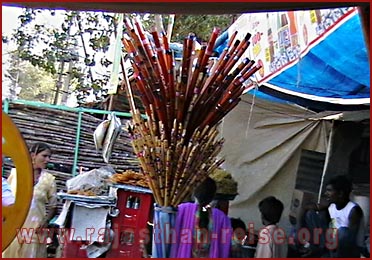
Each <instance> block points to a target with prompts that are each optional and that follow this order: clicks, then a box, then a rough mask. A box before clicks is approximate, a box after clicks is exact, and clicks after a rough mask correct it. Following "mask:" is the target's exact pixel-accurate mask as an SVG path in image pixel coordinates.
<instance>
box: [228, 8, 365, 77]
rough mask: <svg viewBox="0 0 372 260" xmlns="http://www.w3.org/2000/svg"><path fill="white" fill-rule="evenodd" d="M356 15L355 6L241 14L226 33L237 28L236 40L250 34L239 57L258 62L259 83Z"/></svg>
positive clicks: (272, 75)
mask: <svg viewBox="0 0 372 260" xmlns="http://www.w3.org/2000/svg"><path fill="white" fill-rule="evenodd" d="M357 14H358V9H357V8H356V7H345V8H334V9H317V10H300V11H282V12H268V13H252V14H243V15H241V16H240V17H239V18H238V19H237V20H236V21H235V23H234V24H232V25H231V26H230V28H229V29H228V34H229V35H231V34H232V33H233V32H234V31H236V30H237V31H238V35H237V36H236V39H239V40H241V39H243V38H244V36H245V34H246V33H247V32H250V33H251V34H252V36H251V39H250V42H251V46H250V47H249V48H248V51H247V52H246V53H245V56H244V57H242V58H245V57H248V58H250V59H252V60H256V61H257V62H258V63H259V64H261V65H262V68H261V69H260V71H259V73H256V74H255V77H256V81H257V83H258V84H260V83H263V82H266V81H268V80H270V79H271V78H272V77H274V76H276V75H278V74H279V73H280V72H281V71H283V70H285V69H287V68H289V67H291V66H293V65H295V64H296V63H297V62H298V61H299V58H301V57H304V56H305V55H306V54H307V53H308V51H309V50H310V49H311V48H312V47H314V46H315V45H317V44H318V43H319V42H321V41H322V40H323V39H324V38H325V37H327V35H329V34H330V33H332V32H333V31H334V30H335V29H337V28H338V27H339V26H341V25H342V24H343V23H344V22H345V21H347V19H349V18H351V17H353V16H354V15H357Z"/></svg>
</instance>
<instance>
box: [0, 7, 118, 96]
mask: <svg viewBox="0 0 372 260" xmlns="http://www.w3.org/2000/svg"><path fill="white" fill-rule="evenodd" d="M46 13H49V14H46ZM41 14H43V16H44V17H45V16H47V15H49V16H51V17H53V16H55V15H56V12H55V11H54V10H43V11H42V10H38V9H30V8H25V9H24V11H23V14H22V15H20V16H19V17H18V20H19V21H20V25H19V26H18V27H17V29H16V30H15V32H14V33H13V34H12V35H11V36H10V37H7V36H4V35H3V37H2V38H3V42H5V43H7V42H9V41H14V42H15V43H16V46H17V48H16V52H17V55H18V57H19V58H20V59H21V60H23V61H29V62H30V63H31V64H32V65H33V66H37V67H39V68H40V69H43V70H45V71H46V72H48V73H50V74H51V75H53V76H56V75H58V77H57V81H56V83H55V95H56V96H55V98H54V100H53V103H57V102H58V99H59V94H60V93H61V92H62V91H63V90H62V80H63V76H66V74H68V75H69V76H70V79H71V81H72V82H74V86H75V89H74V90H73V91H76V92H77V94H78V95H77V96H78V98H79V99H80V101H81V102H84V99H85V96H86V95H87V93H90V92H91V91H93V94H95V95H97V96H100V92H102V89H103V87H104V86H105V84H106V83H107V80H108V77H107V73H109V71H108V70H107V71H105V73H103V74H102V73H101V74H97V73H95V72H94V71H93V69H92V68H93V67H94V66H95V65H96V60H97V59H96V57H97V56H101V57H102V58H101V60H100V63H101V64H102V66H103V67H106V68H107V66H109V65H110V62H109V61H107V59H105V58H104V55H99V53H106V52H107V50H108V47H109V43H110V38H111V36H112V35H113V34H114V31H115V29H116V24H115V17H114V15H112V14H106V13H102V12H76V11H68V12H63V20H62V22H61V24H60V26H58V27H50V26H48V25H46V24H43V23H42V22H41V21H40V19H37V18H38V17H39V16H40V15H41ZM69 63H70V65H71V64H72V66H69V70H68V71H66V67H67V65H66V64H69Z"/></svg>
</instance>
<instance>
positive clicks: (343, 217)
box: [328, 201, 364, 246]
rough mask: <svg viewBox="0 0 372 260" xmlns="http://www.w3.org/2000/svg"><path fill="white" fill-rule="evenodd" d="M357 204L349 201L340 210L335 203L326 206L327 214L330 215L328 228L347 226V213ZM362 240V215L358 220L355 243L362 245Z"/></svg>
mask: <svg viewBox="0 0 372 260" xmlns="http://www.w3.org/2000/svg"><path fill="white" fill-rule="evenodd" d="M357 205H358V204H356V203H354V202H352V201H349V203H348V204H346V206H345V207H344V208H342V209H340V210H338V209H337V208H336V204H334V203H332V204H331V205H330V206H329V207H328V211H329V215H330V217H331V223H330V228H337V229H338V228H340V227H348V226H349V215H350V212H351V210H352V209H353V208H354V207H355V206H357ZM363 241H364V217H362V219H361V220H360V223H359V229H358V234H357V245H359V246H362V245H363Z"/></svg>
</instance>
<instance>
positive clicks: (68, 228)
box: [55, 193, 116, 258]
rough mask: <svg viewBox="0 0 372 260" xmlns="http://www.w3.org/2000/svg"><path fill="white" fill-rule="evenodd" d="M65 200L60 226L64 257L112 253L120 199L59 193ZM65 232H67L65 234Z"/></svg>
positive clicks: (58, 220) (59, 219)
mask: <svg viewBox="0 0 372 260" xmlns="http://www.w3.org/2000/svg"><path fill="white" fill-rule="evenodd" d="M58 197H59V198H60V199H63V200H65V203H64V206H63V209H62V212H61V214H60V216H59V217H58V219H57V220H56V222H55V223H56V224H58V225H59V227H60V229H59V231H60V233H59V236H60V239H59V242H60V246H61V247H62V250H61V251H62V257H63V258H77V257H78V258H88V257H89V258H96V257H99V256H100V255H102V254H104V253H105V252H106V251H107V250H109V248H110V246H111V243H110V241H111V240H110V233H112V231H110V228H111V227H110V221H109V217H110V216H112V212H115V210H114V209H115V207H116V198H115V197H112V196H84V195H72V194H67V193H58ZM61 232H64V233H63V234H62V233H61Z"/></svg>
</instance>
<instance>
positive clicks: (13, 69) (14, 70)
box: [8, 53, 56, 103]
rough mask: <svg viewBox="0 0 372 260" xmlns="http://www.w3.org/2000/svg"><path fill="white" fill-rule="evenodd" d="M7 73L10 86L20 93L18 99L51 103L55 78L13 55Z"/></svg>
mask: <svg viewBox="0 0 372 260" xmlns="http://www.w3.org/2000/svg"><path fill="white" fill-rule="evenodd" d="M9 65H10V66H9V69H8V73H9V75H10V80H11V81H12V86H18V87H19V88H20V89H21V91H20V93H19V98H21V99H25V100H33V101H41V102H46V103H50V102H52V101H53V97H54V90H55V84H56V76H53V75H51V74H50V73H48V72H46V71H45V70H43V69H40V68H38V67H36V66H34V65H33V64H31V63H30V62H28V61H22V60H20V59H19V58H18V57H17V54H16V53H13V54H12V56H11V59H10V64H9Z"/></svg>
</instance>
